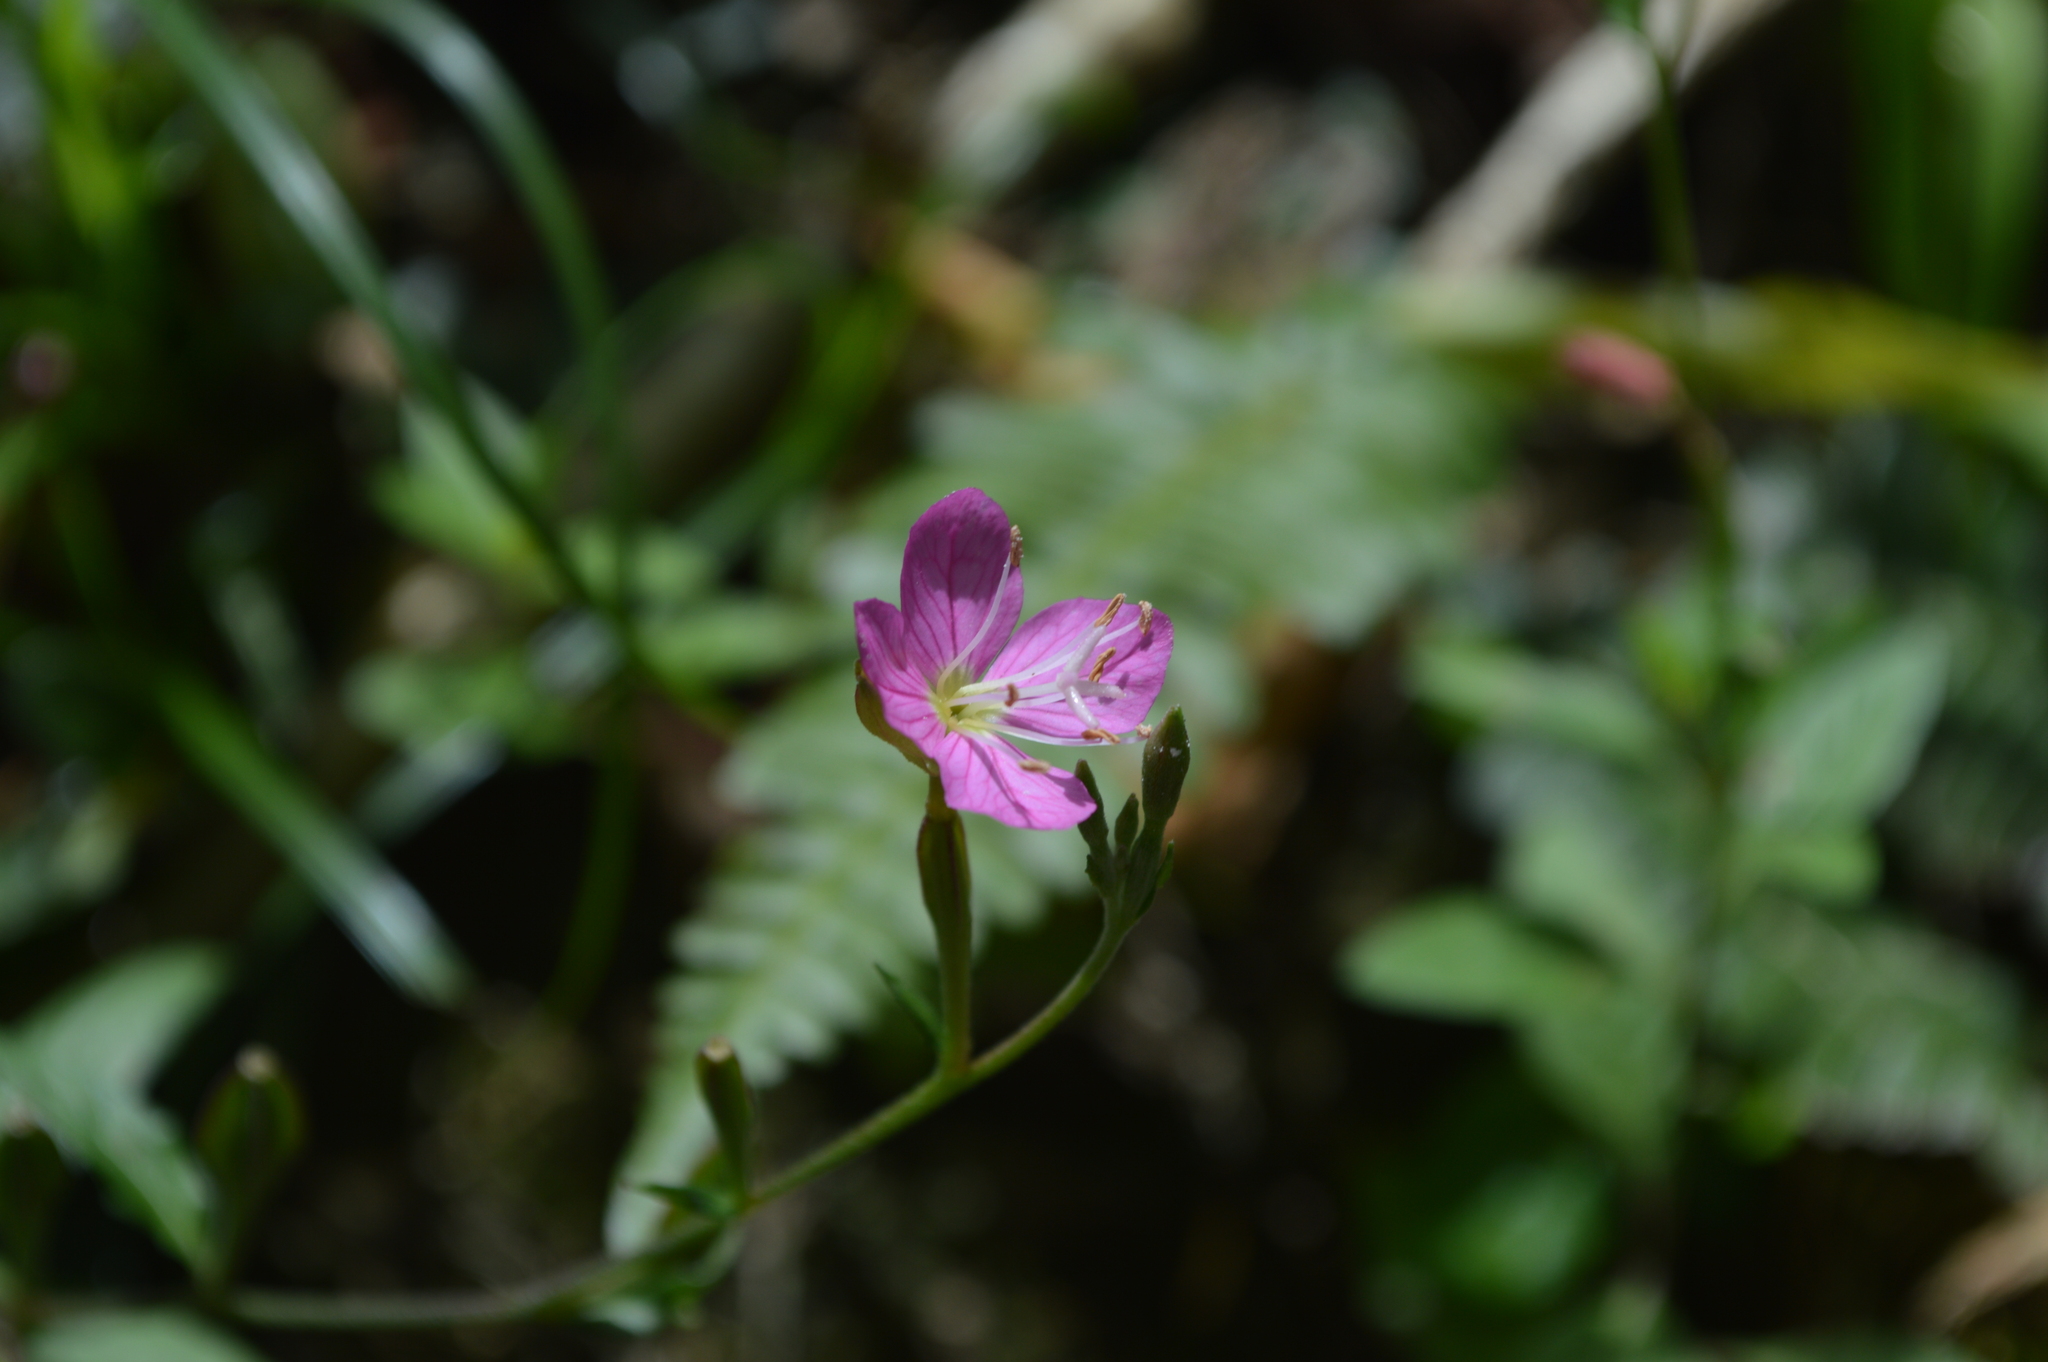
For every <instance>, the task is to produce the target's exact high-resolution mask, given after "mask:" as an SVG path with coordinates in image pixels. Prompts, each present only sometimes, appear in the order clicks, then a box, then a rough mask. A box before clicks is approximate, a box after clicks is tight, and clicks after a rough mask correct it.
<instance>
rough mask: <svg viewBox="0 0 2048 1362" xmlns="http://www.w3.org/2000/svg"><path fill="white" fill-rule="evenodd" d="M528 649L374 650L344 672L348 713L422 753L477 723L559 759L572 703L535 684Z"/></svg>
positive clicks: (568, 741)
mask: <svg viewBox="0 0 2048 1362" xmlns="http://www.w3.org/2000/svg"><path fill="white" fill-rule="evenodd" d="M534 671H535V668H534V664H533V659H532V657H531V654H530V650H529V649H526V648H521V647H510V648H500V649H495V650H492V651H489V652H483V653H469V652H465V653H452V654H442V653H400V652H388V653H374V654H372V655H370V656H369V657H367V658H365V659H363V660H362V661H361V662H359V663H357V664H356V666H355V668H354V669H353V670H352V671H351V672H350V673H349V677H348V684H347V687H346V689H345V691H344V694H343V700H344V703H345V704H346V705H347V707H348V712H349V718H350V719H351V720H352V721H353V722H354V723H355V724H356V725H357V726H358V727H359V728H361V729H362V730H363V731H364V732H366V733H371V734H375V735H376V736H377V737H379V738H382V739H384V740H385V741H386V742H389V743H393V744H395V745H397V746H401V747H404V748H407V749H411V750H416V751H417V750H424V749H426V748H429V747H431V746H433V745H434V744H435V743H438V742H441V741H443V740H444V739H446V738H448V737H449V736H450V735H451V734H454V733H458V732H461V731H463V730H464V729H467V728H474V727H479V726H480V727H483V728H486V729H488V731H490V732H491V733H493V734H496V735H497V736H499V737H502V738H503V739H504V740H505V741H506V742H508V743H509V744H511V745H512V746H513V747H514V748H516V749H518V750H519V751H521V752H523V753H524V754H526V755H527V756H529V757H549V756H560V755H562V754H564V753H567V752H568V751H570V750H571V749H572V748H573V747H574V746H575V744H576V742H577V739H578V738H579V737H580V736H581V731H582V730H581V725H580V724H579V722H578V719H577V714H576V709H575V705H574V703H573V702H574V700H575V699H576V698H578V697H572V696H565V695H563V694H561V693H560V692H559V691H556V690H552V689H550V688H549V687H547V686H544V685H542V684H541V681H540V679H539V678H538V677H536V676H535V675H534Z"/></svg>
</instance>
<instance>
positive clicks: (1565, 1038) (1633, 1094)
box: [1520, 983, 1689, 1171]
mask: <svg viewBox="0 0 2048 1362" xmlns="http://www.w3.org/2000/svg"><path fill="white" fill-rule="evenodd" d="M1673 1004H1674V999H1672V998H1671V997H1670V996H1668V995H1667V994H1665V993H1662V992H1658V991H1653V990H1651V989H1648V988H1641V987H1632V986H1628V985H1624V984H1619V983H1610V984H1608V985H1607V986H1606V987H1605V988H1602V989H1599V990H1597V991H1595V992H1593V993H1592V994H1590V995H1584V996H1580V997H1576V998H1571V999H1568V1000H1564V1002H1563V1005H1561V1006H1559V1007H1556V1008H1552V1009H1547V1010H1545V1011H1544V1012H1542V1013H1540V1014H1536V1015H1534V1016H1531V1017H1530V1018H1528V1019H1527V1020H1526V1021H1525V1022H1524V1023H1523V1025H1522V1026H1521V1028H1520V1039H1521V1042H1522V1050H1523V1054H1524V1055H1525V1056H1526V1057H1527V1060H1528V1063H1529V1067H1530V1069H1531V1070H1532V1071H1533V1072H1534V1074H1535V1075H1536V1077H1537V1079H1538V1080H1539V1081H1540V1082H1541V1083H1542V1084H1543V1086H1544V1088H1545V1090H1546V1091H1548V1092H1549V1093H1550V1095H1551V1096H1552V1097H1553V1098H1554V1099H1555V1100H1556V1101H1557V1102H1558V1104H1559V1105H1560V1106H1562V1107H1563V1108H1564V1109H1565V1110H1566V1111H1567V1112H1569V1113H1571V1114H1572V1115H1573V1116H1574V1117H1576V1118H1577V1119H1578V1120H1579V1121H1580V1122H1581V1123H1582V1124H1584V1125H1585V1126H1586V1128H1587V1129H1589V1130H1590V1131H1592V1132H1593V1133H1594V1134H1596V1135H1599V1136H1600V1137H1601V1138H1603V1139H1605V1140H1606V1141H1607V1142H1608V1143H1609V1144H1611V1145H1612V1146H1613V1147H1614V1148H1615V1149H1616V1150H1617V1151H1618V1152H1619V1153H1620V1154H1622V1155H1623V1156H1624V1157H1625V1158H1627V1159H1628V1160H1629V1161H1630V1162H1631V1163H1632V1164H1633V1165H1634V1166H1635V1167H1636V1169H1637V1170H1638V1171H1651V1170H1655V1169H1656V1168H1658V1167H1659V1166H1660V1165H1661V1164H1662V1163H1663V1162H1664V1160H1665V1158H1666V1157H1667V1155H1668V1153H1669V1145H1670V1140H1671V1133H1672V1127H1673V1125H1674V1124H1675V1122H1676V1120H1677V1116H1678V1103H1679V1098H1680V1097H1681V1095H1682V1094H1681V1090H1680V1085H1681V1083H1682V1082H1683V1080H1684V1076H1685V1074H1686V1072H1687V1070H1688V1067H1689V1065H1688V1060H1687V1056H1686V1048H1685V1039H1684V1037H1683V1035H1682V1034H1681V1033H1680V1031H1679V1028H1678V1023H1677V1018H1676V1017H1674V1016H1673V1015H1672V1007H1673Z"/></svg>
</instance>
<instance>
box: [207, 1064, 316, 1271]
mask: <svg viewBox="0 0 2048 1362" xmlns="http://www.w3.org/2000/svg"><path fill="white" fill-rule="evenodd" d="M305 1135H306V1118H305V1109H304V1107H303V1106H302V1105H301V1104H300V1101H299V1094H298V1091H297V1089H295V1088H294V1087H293V1086H292V1082H291V1080H290V1079H289V1078H287V1077H286V1076H285V1073H284V1069H283V1066H282V1065H280V1064H279V1063H278V1059H277V1056H276V1055H275V1054H273V1053H272V1052H271V1051H270V1050H269V1049H268V1048H266V1047H264V1046H261V1045H252V1046H249V1047H248V1048H247V1049H245V1050H243V1051H242V1053H241V1054H240V1055H238V1056H236V1058H235V1067H234V1068H233V1069H231V1070H229V1071H228V1072H227V1074H226V1075H225V1076H223V1077H222V1078H221V1080H220V1081H219V1082H218V1083H216V1084H214V1087H213V1092H212V1094H211V1095H210V1096H209V1097H208V1098H207V1099H206V1105H205V1106H204V1107H203V1108H202V1109H201V1110H200V1113H199V1122H198V1126H197V1128H196V1130H195V1131H194V1138H193V1144H194V1146H195V1147H196V1149H197V1150H198V1153H199V1157H200V1160H201V1161H202V1162H204V1163H205V1165H206V1167H207V1170H208V1171H209V1172H211V1173H212V1174H213V1180H214V1184H215V1186H216V1187H218V1188H219V1190H220V1201H219V1207H218V1214H219V1219H218V1223H217V1225H216V1233H217V1234H218V1236H219V1242H220V1250H221V1251H220V1262H221V1265H222V1266H226V1265H227V1264H229V1263H230V1262H231V1261H232V1260H233V1258H234V1254H235V1249H236V1248H237V1246H238V1245H239V1244H240V1242H241V1238H242V1235H243V1233H244V1232H245V1231H246V1230H247V1229H248V1227H249V1224H250V1222H251V1221H252V1220H253V1219H254V1218H255V1215H256V1212H257V1210H258V1209H260V1208H261V1206H262V1204H263V1201H264V1199H265V1198H266V1197H268V1196H269V1195H270V1192H271V1189H272V1188H273V1187H275V1186H276V1185H277V1180H278V1179H279V1178H280V1177H281V1176H283V1174H284V1171H285V1169H286V1168H287V1167H289V1166H290V1164H291V1161H292V1159H293V1158H294V1157H295V1156H296V1155H297V1154H298V1152H299V1146H300V1145H301V1144H303V1143H304V1141H305Z"/></svg>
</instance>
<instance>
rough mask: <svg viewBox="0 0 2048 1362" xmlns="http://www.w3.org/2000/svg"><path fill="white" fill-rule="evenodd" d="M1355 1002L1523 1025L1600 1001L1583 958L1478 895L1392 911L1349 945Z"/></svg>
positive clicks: (1345, 975)
mask: <svg viewBox="0 0 2048 1362" xmlns="http://www.w3.org/2000/svg"><path fill="white" fill-rule="evenodd" d="M1337 970H1338V977H1339V979H1341V980H1342V982H1343V984H1344V986H1345V987H1346V988H1347V989H1349V990H1350V992H1351V994H1352V996H1353V997H1356V998H1359V999H1361V1000H1362V1001H1365V1002H1370V1003H1374V1004H1377V1005H1379V1006H1381V1007H1392V1008H1399V1009H1401V1010H1404V1011H1411V1012H1423V1013H1428V1014H1431V1015H1434V1016H1442V1017H1455V1018H1460V1019H1465V1020H1472V1021H1508V1022H1514V1021H1520V1020H1523V1019H1525V1018H1530V1017H1538V1016H1543V1015H1547V1014H1549V1013H1552V1012H1556V1011H1559V1010H1561V1009H1565V1008H1569V1007H1571V1006H1573V1005H1575V1004H1577V1003H1580V1002H1582V1001H1584V1000H1586V999H1588V998H1591V997H1595V996H1597V995H1598V994H1599V993H1600V992H1601V989H1602V985H1603V982H1604V981H1603V979H1602V977H1601V974H1600V972H1599V970H1598V969H1597V968H1596V967H1595V966H1594V965H1593V964H1592V963H1591V962H1590V961H1588V960H1587V959H1586V958H1585V957H1584V956H1582V955H1580V954H1579V953H1578V952H1576V951H1573V950H1572V949H1571V948H1569V947H1567V946H1564V945H1561V944H1559V943H1557V942H1555V941H1553V940H1551V939H1550V938H1548V937H1546V936H1543V935H1541V934H1540V933H1538V932H1536V931H1534V930H1532V929H1531V928H1529V927H1527V926H1525V925H1523V924H1522V923H1519V922H1517V921H1515V920H1514V918H1513V917H1512V916H1510V914H1509V912H1508V911H1507V910H1506V909H1504V908H1503V907H1502V906H1501V905H1500V904H1498V903H1497V902H1495V901H1493V900H1491V899H1488V898H1485V897H1483V896H1480V895H1476V894H1475V895H1464V894H1459V895H1448V896H1445V897H1443V898H1438V899H1431V900H1428V901H1426V902H1424V903H1420V904H1417V905H1415V906H1413V907H1411V908H1407V909H1404V910H1402V911H1401V912H1398V913H1395V914H1394V915H1393V916H1392V917H1390V918H1388V919H1387V920H1386V921H1385V922H1382V923H1379V924H1377V925H1375V926H1372V927H1368V928H1367V929H1366V930H1365V931H1363V932H1361V933H1359V934H1358V935H1357V936H1355V937H1353V938H1352V939H1351V942H1350V944H1348V945H1347V946H1346V947H1345V948H1344V951H1343V953H1342V954H1341V955H1340V956H1339V957H1338V961H1337Z"/></svg>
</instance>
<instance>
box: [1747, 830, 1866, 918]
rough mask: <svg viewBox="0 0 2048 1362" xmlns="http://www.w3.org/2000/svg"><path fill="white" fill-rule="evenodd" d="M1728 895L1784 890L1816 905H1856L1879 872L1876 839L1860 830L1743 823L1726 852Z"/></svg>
mask: <svg viewBox="0 0 2048 1362" xmlns="http://www.w3.org/2000/svg"><path fill="white" fill-rule="evenodd" d="M1729 857H1730V860H1731V863H1732V869H1731V871H1730V879H1731V885H1732V891H1733V893H1734V894H1735V895H1736V896H1737V897H1738V898H1745V897H1747V896H1748V895H1750V894H1752V893H1755V892H1756V891H1757V890H1759V889H1763V888H1776V889H1784V890H1787V891H1789V892H1791V893H1794V894H1798V895H1800V896H1802V897H1805V898H1808V899H1811V900H1813V901H1815V902H1818V903H1845V904H1848V903H1861V902H1863V901H1864V900H1866V899H1868V898H1869V897H1870V895H1871V894H1872V892H1873V891H1875V890H1876V888H1877V881H1878V875H1879V873H1880V872H1881V871H1882V869H1883V866H1882V864H1881V858H1880V856H1879V853H1878V847H1877V839H1876V838H1875V837H1873V836H1872V835H1871V834H1870V832H1869V831H1867V830H1866V829H1864V828H1860V827H1847V828H1830V827H1818V828H1808V827H1780V826H1765V827H1759V826H1757V825H1755V824H1744V825H1742V826H1741V827H1738V828H1737V829H1736V831H1735V838H1734V844H1733V846H1732V847H1731V848H1730V849H1729Z"/></svg>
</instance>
